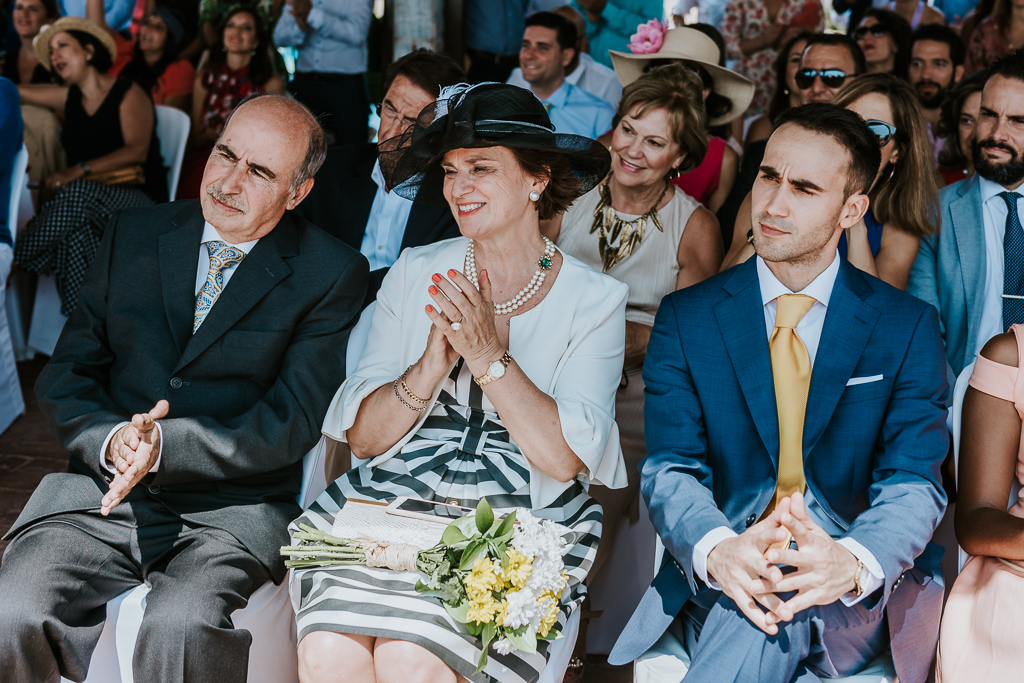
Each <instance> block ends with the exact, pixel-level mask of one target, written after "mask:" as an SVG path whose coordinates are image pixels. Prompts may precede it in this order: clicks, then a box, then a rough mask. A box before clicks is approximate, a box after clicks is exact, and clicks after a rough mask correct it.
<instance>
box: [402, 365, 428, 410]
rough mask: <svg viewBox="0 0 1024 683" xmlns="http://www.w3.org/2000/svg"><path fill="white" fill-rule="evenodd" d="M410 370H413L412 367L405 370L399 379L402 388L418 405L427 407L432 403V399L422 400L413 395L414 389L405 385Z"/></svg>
mask: <svg viewBox="0 0 1024 683" xmlns="http://www.w3.org/2000/svg"><path fill="white" fill-rule="evenodd" d="M410 370H412V366H411V365H410V366H409V367H407V368H406V369H405V372H403V373H402V376H401V377H399V378H398V381H399V382H401V383H402V388H403V389H405V393H407V394H408V395H409V398H411V399H412V400H413V401H415V402H416V403H419V404H420V405H427V404H428V403H430V399H426V398H420V397H419V396H417V395H416V394H414V393H412V389H410V388H409V385H408V384H406V383H405V379H406V375H408V374H409V371H410Z"/></svg>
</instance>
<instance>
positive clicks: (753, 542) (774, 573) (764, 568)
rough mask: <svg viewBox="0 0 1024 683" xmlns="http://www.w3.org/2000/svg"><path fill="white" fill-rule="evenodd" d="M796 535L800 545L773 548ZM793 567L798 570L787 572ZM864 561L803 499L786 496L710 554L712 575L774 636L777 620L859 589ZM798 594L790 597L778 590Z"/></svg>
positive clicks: (830, 601) (762, 628) (796, 495)
mask: <svg viewBox="0 0 1024 683" xmlns="http://www.w3.org/2000/svg"><path fill="white" fill-rule="evenodd" d="M791 534H792V538H793V540H795V541H796V545H797V549H795V550H794V549H791V548H790V547H788V546H787V547H786V548H781V549H780V548H778V547H775V548H772V547H771V546H773V545H775V544H778V543H784V542H785V541H787V540H788V539H789V538H790V535H791ZM786 565H788V566H789V567H792V568H794V571H791V572H787V573H783V571H782V569H781V568H780V567H782V566H786ZM859 566H860V564H859V562H858V560H857V558H856V557H854V555H853V553H851V552H850V551H849V550H847V549H846V548H844V547H843V546H842V545H840V544H839V543H836V541H835V540H834V539H833V538H832V537H831V536H829V535H828V534H827V533H825V531H823V530H822V529H821V527H819V526H818V525H817V524H815V523H814V521H813V520H812V519H811V518H810V515H809V514H808V513H807V508H806V506H805V505H804V497H803V495H801V494H800V493H795V494H793V496H792V497H791V498H783V499H782V501H781V502H780V503H779V505H778V506H777V507H776V508H775V510H774V511H772V513H771V514H770V515H769V516H768V517H766V518H765V519H763V520H761V521H760V522H758V523H757V524H754V525H753V526H751V527H750V528H749V529H747V530H746V531H744V532H743V533H742V534H740V535H739V536H736V537H734V538H729V539H726V540H724V541H722V542H720V543H719V544H718V545H716V546H715V547H714V549H713V550H712V551H711V553H710V554H709V555H708V564H707V569H708V575H709V577H710V578H712V579H714V580H715V581H716V582H717V583H718V585H719V587H720V588H721V589H722V592H723V593H725V594H726V595H728V596H729V597H730V598H732V600H733V601H734V602H735V603H736V605H737V606H738V607H739V609H740V610H741V611H742V612H743V614H745V615H746V616H747V618H748V619H750V621H751V622H753V623H754V625H755V626H757V627H758V628H759V629H761V630H762V631H764V632H765V633H767V634H769V635H775V634H776V633H778V631H779V627H778V623H779V622H782V621H790V620H792V619H793V617H794V616H796V614H798V613H799V612H801V611H803V610H805V609H807V608H808V607H813V606H814V605H828V604H831V603H833V602H835V601H836V600H838V599H839V598H840V597H842V596H843V595H845V594H846V593H848V592H850V591H852V590H854V575H855V574H856V573H857V571H858V569H859ZM794 591H795V592H796V594H795V595H793V596H792V597H791V598H789V599H788V600H783V599H782V598H781V597H779V596H778V595H777V593H789V592H794Z"/></svg>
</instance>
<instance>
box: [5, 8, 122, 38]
mask: <svg viewBox="0 0 1024 683" xmlns="http://www.w3.org/2000/svg"><path fill="white" fill-rule="evenodd" d="M11 7H14V5H13V4H12V5H11ZM57 8H58V9H59V10H60V15H61V16H62V17H82V18H83V19H84V18H85V0H57ZM103 12H104V14H105V17H106V20H107V26H109V27H111V28H112V29H114V30H115V31H124V30H126V29H127V28H128V27H129V26H131V23H132V13H134V12H135V2H134V0H103Z"/></svg>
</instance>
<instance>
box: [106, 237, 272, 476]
mask: <svg viewBox="0 0 1024 683" xmlns="http://www.w3.org/2000/svg"><path fill="white" fill-rule="evenodd" d="M211 241H219V242H224V243H225V244H230V245H231V246H233V247H237V248H239V249H241V250H242V251H244V252H245V253H246V254H248V253H249V252H250V251H252V248H253V247H255V246H256V243H257V242H259V240H258V239H255V240H251V241H249V242H241V243H239V244H234V243H232V242H228V241H227V240H226V239H224V238H223V237H221V236H220V233H219V232H217V228H215V227H213V226H212V225H210V224H209V223H206V224H205V225H204V226H203V238H202V240H201V241H200V242H199V265H198V267H197V269H196V290H195V293H196V296H198V295H199V290H200V289H202V287H203V284H204V283H205V282H206V276H207V275H209V274H210V252H209V250H208V249H207V248H206V243H207V242H211ZM236 268H238V264H237V263H232V264H231V265H229V266H227V267H226V268H224V269H222V270H221V275H223V277H224V287H227V286H228V280H230V279H231V276H232V275H233V274H234V272H235V269H236ZM221 291H223V290H221ZM213 304H214V306H216V305H217V302H216V301H214V302H213ZM126 424H128V422H127V421H126V422H121V423H119V424H117V425H116V426H115V427H114V428H113V429H111V430H110V432H109V433H107V438H105V439H104V440H103V446H101V447H100V467H102V468H103V469H105V470H106V471H107V472H110V474H112V475H116V474H117V470H116V469H114V468H113V467H112V466H111V465H110V464H109V463H107V444H109V443H110V440H111V439H112V438H113V437H114V434H116V433H117V430H119V429H120V428H121V427H124V426H125V425H126ZM156 428H157V429H158V430H160V452H159V453H157V454H156V462H154V463H153V466H152V467H150V468H149V471H150V472H156V471H157V470H158V469H159V468H160V457H161V456H162V455H163V447H164V438H163V437H164V431H163V427H161V426H160V423H159V422H157V423H156Z"/></svg>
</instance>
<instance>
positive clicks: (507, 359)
mask: <svg viewBox="0 0 1024 683" xmlns="http://www.w3.org/2000/svg"><path fill="white" fill-rule="evenodd" d="M498 362H499V363H501V364H502V365H504V366H505V367H506V368H508V366H509V365H511V364H512V354H510V353H509V352H508V351H506V352H505V353H504V354H503V355H502V357H501V358H499V359H498ZM491 365H494V363H488V365H487V372H485V373H484V374H483V375H481V376H480V377H474V378H473V381H474V382H476V383H477V384H478V385H479V386H481V387H482V386H483V385H485V384H490V383H491V382H493V381H494V380H496V379H498V378H497V377H495V376H494V375H492V374H491ZM502 377H504V375H502Z"/></svg>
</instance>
